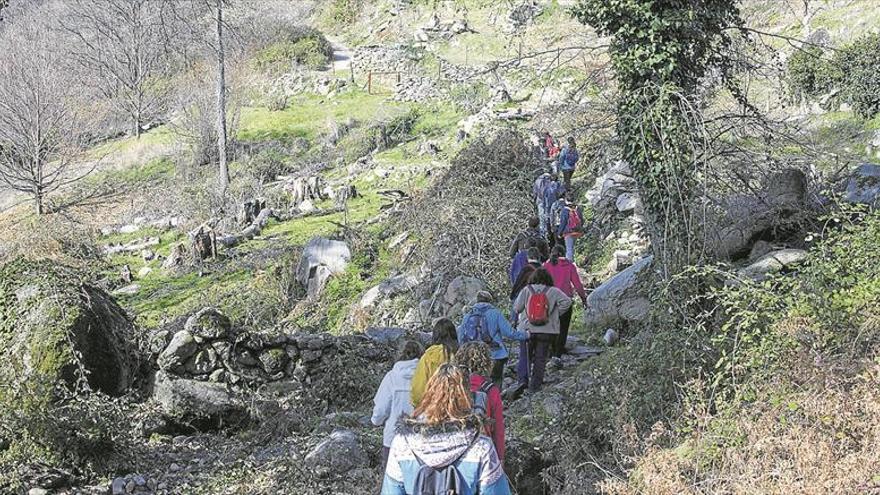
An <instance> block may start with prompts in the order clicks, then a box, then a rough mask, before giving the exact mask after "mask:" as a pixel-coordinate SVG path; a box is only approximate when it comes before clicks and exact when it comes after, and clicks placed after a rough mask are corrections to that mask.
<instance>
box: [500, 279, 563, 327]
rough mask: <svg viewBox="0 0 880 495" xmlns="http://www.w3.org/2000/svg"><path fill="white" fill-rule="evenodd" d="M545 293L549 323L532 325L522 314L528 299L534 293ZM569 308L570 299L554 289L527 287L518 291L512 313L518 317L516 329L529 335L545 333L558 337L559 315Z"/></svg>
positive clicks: (543, 286) (542, 286)
mask: <svg viewBox="0 0 880 495" xmlns="http://www.w3.org/2000/svg"><path fill="white" fill-rule="evenodd" d="M541 291H546V292H545V293H546V294H547V301H548V302H549V303H550V321H549V322H547V324H546V325H532V324H531V323H529V319H528V318H526V317H525V315H524V314H522V313H524V312H525V310H526V306H528V304H529V297H530V296H531V295H532V294H534V293H536V292H541ZM570 307H571V298H570V297H568V296H566V295H565V293H564V292H562V291H561V290H559V289H557V288H556V287H549V288H548V287H547V286H546V285H527V286H525V287H523V290H521V291H519V295H518V296H517V297H516V301H514V302H513V312H514V313H516V314H519V315H520V318H519V325H518V328H519V329H520V330H528V331H529V332H531V333H546V334H551V335H559V315H560V314H562V313H564V312H565V311H566V310H568V308H570Z"/></svg>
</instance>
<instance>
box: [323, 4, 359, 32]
mask: <svg viewBox="0 0 880 495" xmlns="http://www.w3.org/2000/svg"><path fill="white" fill-rule="evenodd" d="M363 4H364V0H331V1H330V2H328V5H327V7H326V10H325V11H324V16H325V18H326V19H327V22H329V23H330V24H331V25H332V26H349V25H351V24H354V22H355V21H357V18H358V16H359V15H360V12H361V9H362V8H363Z"/></svg>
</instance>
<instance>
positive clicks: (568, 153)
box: [557, 136, 581, 189]
mask: <svg viewBox="0 0 880 495" xmlns="http://www.w3.org/2000/svg"><path fill="white" fill-rule="evenodd" d="M580 158H581V155H580V153H578V149H577V143H576V142H575V140H574V138H573V137H571V136H569V137H568V144H566V145H565V146H563V147H562V150H561V151H560V152H559V159H558V160H557V163H558V164H559V171H560V172H562V177H563V182H564V183H565V187H566V189H571V176H572V175H574V169H575V167H576V166H577V162H578V160H580Z"/></svg>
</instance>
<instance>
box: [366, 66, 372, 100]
mask: <svg viewBox="0 0 880 495" xmlns="http://www.w3.org/2000/svg"><path fill="white" fill-rule="evenodd" d="M367 94H368V95H370V94H373V71H370V72H367Z"/></svg>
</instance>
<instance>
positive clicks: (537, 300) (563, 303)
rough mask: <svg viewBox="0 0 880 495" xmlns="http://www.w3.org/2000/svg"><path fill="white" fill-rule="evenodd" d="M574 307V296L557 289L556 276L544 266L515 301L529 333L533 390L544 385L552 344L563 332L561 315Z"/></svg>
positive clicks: (522, 321)
mask: <svg viewBox="0 0 880 495" xmlns="http://www.w3.org/2000/svg"><path fill="white" fill-rule="evenodd" d="M570 307H571V298H570V297H568V296H566V295H565V293H564V292H562V291H561V290H559V289H557V288H556V287H555V286H554V283H553V277H551V276H550V273H549V272H548V271H547V270H545V269H544V268H538V269H537V270H535V273H533V274H532V277H531V279H530V280H529V285H527V286H525V287H524V288H523V290H521V291H520V293H519V295H518V296H517V297H516V301H514V303H513V310H514V312H515V313H517V314H519V315H520V319H519V329H520V330H525V331H528V332H529V336H530V338H529V354H530V356H529V357H530V359H531V370H530V371H531V373H530V376H529V390H530V391H532V392H536V391H538V390H540V388H541V386H542V385H543V384H544V370H545V368H546V367H547V358H548V355H549V352H550V345H551V344H552V343H553V340H554V339H555V338H556V336H557V335H559V317H560V315H561V314H562V313H564V312H565V311H568V308H570Z"/></svg>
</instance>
